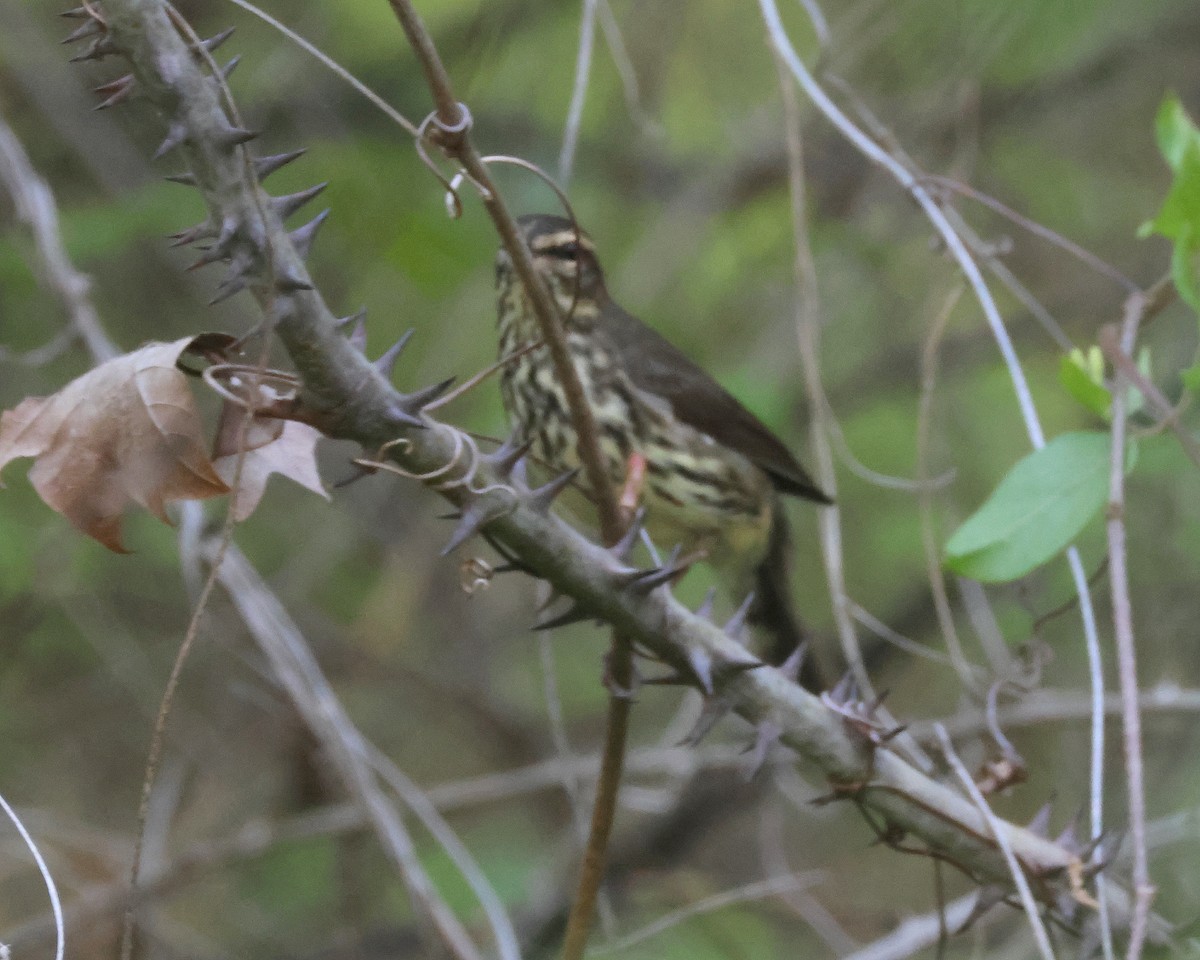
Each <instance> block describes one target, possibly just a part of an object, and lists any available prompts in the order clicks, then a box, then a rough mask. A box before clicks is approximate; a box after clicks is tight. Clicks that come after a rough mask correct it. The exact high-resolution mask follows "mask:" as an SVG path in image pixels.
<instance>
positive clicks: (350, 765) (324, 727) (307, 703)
mask: <svg viewBox="0 0 1200 960" xmlns="http://www.w3.org/2000/svg"><path fill="white" fill-rule="evenodd" d="M205 554H206V560H208V562H209V563H210V564H213V566H212V569H213V570H214V571H216V574H217V577H218V579H219V581H220V583H221V586H222V587H224V589H225V592H226V593H227V594H228V596H229V599H230V600H231V601H232V602H233V605H234V606H235V607H236V608H237V611H238V613H239V615H240V616H241V618H242V621H243V622H244V623H245V625H246V627H247V629H248V630H249V631H250V633H251V635H252V636H253V637H254V639H255V641H256V642H257V643H258V645H259V648H260V649H261V650H262V652H263V653H264V654H265V655H266V657H267V659H268V660H269V661H270V663H271V667H272V672H273V674H274V676H275V678H276V680H277V681H278V682H279V683H280V684H281V686H282V687H283V688H284V690H285V691H286V692H287V694H288V697H289V698H290V700H291V702H292V704H293V706H294V707H295V708H296V711H297V712H298V713H299V715H300V716H301V717H302V718H303V719H304V722H305V723H306V724H307V725H308V726H309V728H310V729H311V730H312V731H313V735H314V736H315V737H316V738H317V740H318V741H319V742H320V743H321V745H322V747H323V748H324V749H325V752H326V755H327V756H328V757H329V759H330V761H331V763H332V764H333V765H334V767H335V768H336V769H337V771H338V774H339V776H340V777H341V779H342V782H343V783H344V784H345V786H346V789H347V790H348V791H349V792H350V793H351V795H352V796H353V797H354V798H355V800H356V801H357V802H358V804H359V805H360V806H361V807H362V809H363V811H364V813H365V814H366V815H367V816H368V817H369V819H370V821H371V824H372V826H373V827H374V829H375V832H376V835H377V836H378V837H379V840H380V843H381V844H382V846H383V850H384V852H385V853H386V854H387V856H388V858H389V859H390V860H391V862H392V864H393V865H394V866H395V867H396V869H397V872H398V874H399V875H400V877H401V879H402V880H403V882H404V885H405V887H406V889H407V891H408V895H409V897H410V898H411V899H412V901H413V906H414V908H415V909H416V910H417V911H418V913H419V915H420V916H422V918H423V919H424V920H426V921H427V922H429V923H431V924H432V925H433V928H434V929H435V930H436V931H437V934H438V939H439V940H440V941H441V943H443V944H444V945H445V946H446V947H447V948H448V949H449V950H450V951H451V952H452V953H453V954H454V956H456V957H458V958H460V960H468V958H469V960H482V957H483V954H482V952H481V951H480V950H479V948H478V947H477V946H476V945H475V943H474V942H473V941H472V940H471V937H470V935H469V934H468V933H467V931H466V929H465V928H464V927H463V925H462V923H461V922H460V921H459V920H458V918H457V917H456V916H455V915H454V912H453V911H452V910H451V909H450V907H449V905H448V904H447V903H446V902H445V900H443V899H442V897H441V896H440V895H439V893H438V891H437V889H436V887H435V886H434V884H433V882H432V881H431V880H430V878H429V875H428V874H427V873H426V871H425V868H424V867H423V866H422V864H421V861H420V858H419V857H418V856H417V851H416V847H415V845H414V843H413V840H412V838H411V836H410V835H409V833H408V831H407V830H406V829H405V826H404V823H403V821H402V820H401V818H400V815H399V813H398V812H397V811H396V809H395V807H394V806H393V805H392V804H391V802H389V800H388V799H387V797H386V796H385V795H384V792H383V790H382V789H381V788H380V785H379V783H378V781H377V780H376V776H375V773H374V771H373V770H372V769H371V764H370V760H369V754H370V745H369V744H368V743H367V742H366V741H365V740H364V738H363V736H362V734H361V733H360V732H359V731H358V729H357V728H356V727H355V726H354V724H353V722H352V721H351V720H350V718H349V717H348V716H347V715H346V713H345V710H344V709H343V708H342V706H341V704H340V703H339V702H338V699H337V697H336V695H335V694H334V692H333V689H332V688H331V687H330V686H329V681H328V680H326V679H325V675H324V673H323V672H322V671H321V668H320V665H319V664H318V663H317V661H316V658H315V657H314V656H313V654H312V651H311V650H310V649H309V647H308V646H307V644H306V643H305V642H304V638H303V636H302V635H301V634H300V631H299V629H298V628H297V626H296V624H295V623H294V622H293V621H292V619H291V617H290V616H289V615H288V613H287V611H286V610H285V609H284V608H283V605H282V604H280V602H279V600H278V599H277V598H276V597H275V595H274V594H272V593H271V592H270V590H268V589H267V587H266V585H265V584H264V583H263V582H262V579H261V577H260V576H259V575H258V573H257V571H255V570H254V568H253V567H252V566H251V565H250V563H249V561H248V560H247V559H246V558H245V556H244V555H243V554H242V553H241V551H240V550H238V549H237V548H236V547H230V548H228V549H227V550H226V552H225V555H224V558H223V562H222V563H221V564H220V565H216V563H215V561H216V559H217V556H216V552H215V550H214V548H213V545H212V543H211V541H210V542H209V544H208V545H207V547H206V549H205ZM430 947H431V948H432V943H431V944H430Z"/></svg>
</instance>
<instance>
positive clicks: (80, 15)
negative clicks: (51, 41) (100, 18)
mask: <svg viewBox="0 0 1200 960" xmlns="http://www.w3.org/2000/svg"><path fill="white" fill-rule="evenodd" d="M59 16H60V17H63V18H64V19H67V20H85V19H87V20H93V19H95V17H96V12H95V10H92V9H89V8H88V7H74V8H73V9H71V10H64V11H62V13H60V14H59Z"/></svg>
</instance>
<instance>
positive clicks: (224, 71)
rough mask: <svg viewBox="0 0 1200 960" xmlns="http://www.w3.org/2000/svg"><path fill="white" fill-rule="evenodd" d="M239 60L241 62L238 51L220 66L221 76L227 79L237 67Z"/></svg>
mask: <svg viewBox="0 0 1200 960" xmlns="http://www.w3.org/2000/svg"><path fill="white" fill-rule="evenodd" d="M241 62H242V55H241V54H240V53H239V54H238V55H237V56H236V57H233V58H232V59H231V60H230V61H229V62H228V63H227V64H225V66H223V67H222V68H221V78H222V79H223V80H228V79H229V78H230V77H231V76H233V71H234V70H236V69H237V68H238V64H239V63H241Z"/></svg>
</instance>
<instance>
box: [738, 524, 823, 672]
mask: <svg viewBox="0 0 1200 960" xmlns="http://www.w3.org/2000/svg"><path fill="white" fill-rule="evenodd" d="M773 510H774V515H773V517H772V519H771V534H770V540H769V542H768V543H767V552H766V555H765V556H764V557H763V559H762V562H761V563H760V564H759V565H758V567H757V569H756V570H755V571H754V602H753V603H752V604H751V606H750V611H749V616H748V617H747V620H748V622H749V623H750V624H751V625H752V626H757V627H761V628H762V629H763V630H764V631H765V632H766V633H767V634H768V636H769V642H768V644H767V646H766V649H765V651H764V654H763V659H764V660H766V661H767V663H770V664H772V665H774V666H778V665H779V664H781V663H783V661H784V660H786V659H787V658H788V657H789V656H791V655H792V653H794V652H795V650H796V648H797V647H798V646H799V645H800V644H802V643H804V642H805V641H806V640H807V639H808V633H807V631H806V630H805V629H804V625H803V624H802V623H801V621H800V618H799V616H798V615H797V614H796V608H795V604H793V602H792V591H791V576H790V574H791V569H792V538H791V533H790V530H789V528H788V521H787V517H786V516H785V515H784V512H783V506H782V504H780V503H779V502H778V501H776V502H775V506H774V508H773ZM800 685H801V686H802V687H804V688H805V689H806V690H810V691H812V692H814V693H815V692H817V691H819V690H820V689H822V686H823V685H822V682H821V675H820V671H819V670H818V669H817V664H816V660H815V659H814V658H813V656H812V651H811V650H810V651H808V655H807V656H805V658H804V663H803V665H802V666H801V668H800Z"/></svg>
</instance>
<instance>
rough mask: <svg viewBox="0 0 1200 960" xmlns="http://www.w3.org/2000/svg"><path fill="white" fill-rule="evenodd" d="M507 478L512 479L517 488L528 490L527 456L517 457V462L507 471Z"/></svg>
mask: <svg viewBox="0 0 1200 960" xmlns="http://www.w3.org/2000/svg"><path fill="white" fill-rule="evenodd" d="M508 479H509V480H511V481H512V483H513V484H514V486H516V487H517V489H518V490H525V491H528V490H529V458H528V457H525V456H521V457H517V462H516V463H514V464H513V465H512V469H511V470H509V471H508Z"/></svg>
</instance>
